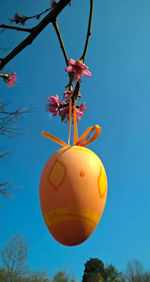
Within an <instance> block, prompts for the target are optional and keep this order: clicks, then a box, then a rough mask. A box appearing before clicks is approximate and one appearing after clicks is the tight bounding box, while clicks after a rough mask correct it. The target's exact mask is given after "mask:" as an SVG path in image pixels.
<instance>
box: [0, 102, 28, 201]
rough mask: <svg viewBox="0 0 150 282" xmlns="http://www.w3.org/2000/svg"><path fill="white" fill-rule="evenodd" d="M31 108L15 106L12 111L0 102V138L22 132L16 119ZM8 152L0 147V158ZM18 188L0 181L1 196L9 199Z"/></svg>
mask: <svg viewBox="0 0 150 282" xmlns="http://www.w3.org/2000/svg"><path fill="white" fill-rule="evenodd" d="M31 111H32V109H31V108H27V109H22V108H17V109H15V110H14V111H12V110H10V109H9V105H8V104H7V103H4V102H0V138H2V137H9V138H14V137H16V136H18V135H20V134H23V131H22V130H21V129H20V127H19V126H17V124H18V121H19V120H20V119H21V117H23V116H24V114H26V113H30V112H31ZM9 154H10V152H5V151H3V150H2V148H0V159H1V160H3V159H5V158H6V157H7V156H8V155H9ZM17 190H18V189H14V186H13V185H12V184H11V182H10V181H9V180H6V181H3V182H2V181H1V182H0V196H3V197H4V198H5V199H9V198H11V197H12V195H14V194H15V192H16V191H17Z"/></svg>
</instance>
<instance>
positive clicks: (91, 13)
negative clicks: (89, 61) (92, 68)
mask: <svg viewBox="0 0 150 282" xmlns="http://www.w3.org/2000/svg"><path fill="white" fill-rule="evenodd" d="M92 15H93V0H90V14H89V23H88V30H87V36H86V41H85V47H84V51H83V54H82V56H81V58H80V60H83V62H84V61H85V57H86V52H87V47H88V43H89V38H90V35H91V25H92Z"/></svg>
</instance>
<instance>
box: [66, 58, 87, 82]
mask: <svg viewBox="0 0 150 282" xmlns="http://www.w3.org/2000/svg"><path fill="white" fill-rule="evenodd" d="M68 64H69V66H67V67H66V68H65V71H66V72H68V73H73V77H74V79H75V80H76V81H79V80H81V76H82V74H84V75H85V76H87V77H89V76H91V73H90V72H89V71H88V70H87V69H88V67H87V66H86V65H85V64H84V63H83V62H82V61H81V60H77V61H76V62H75V61H74V60H73V59H69V60H68Z"/></svg>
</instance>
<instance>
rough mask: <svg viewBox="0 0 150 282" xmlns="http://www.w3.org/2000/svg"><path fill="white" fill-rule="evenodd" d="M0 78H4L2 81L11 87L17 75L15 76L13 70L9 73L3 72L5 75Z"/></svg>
mask: <svg viewBox="0 0 150 282" xmlns="http://www.w3.org/2000/svg"><path fill="white" fill-rule="evenodd" d="M2 78H3V79H4V81H5V83H6V84H7V85H8V87H13V86H14V85H15V84H16V81H17V76H16V73H15V72H13V73H12V74H10V75H8V74H5V75H3V76H2Z"/></svg>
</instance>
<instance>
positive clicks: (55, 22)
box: [53, 20, 68, 66]
mask: <svg viewBox="0 0 150 282" xmlns="http://www.w3.org/2000/svg"><path fill="white" fill-rule="evenodd" d="M53 26H54V29H55V31H56V34H57V37H58V40H59V43H60V47H61V49H62V52H63V55H64V58H65V61H66V65H67V66H68V57H67V53H66V50H65V46H64V43H63V40H62V37H61V34H60V30H59V27H58V24H57V20H55V21H54V22H53Z"/></svg>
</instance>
